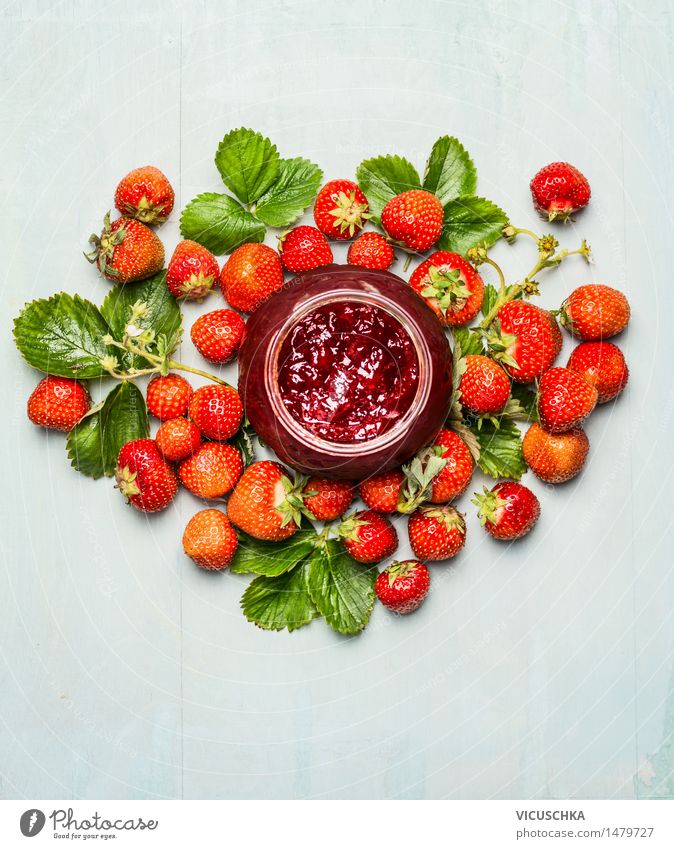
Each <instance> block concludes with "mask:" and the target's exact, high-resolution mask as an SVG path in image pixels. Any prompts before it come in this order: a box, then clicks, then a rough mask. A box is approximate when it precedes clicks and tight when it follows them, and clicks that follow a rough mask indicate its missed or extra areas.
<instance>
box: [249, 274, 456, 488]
mask: <svg viewBox="0 0 674 849" xmlns="http://www.w3.org/2000/svg"><path fill="white" fill-rule="evenodd" d="M451 371H452V366H451V351H450V347H449V343H448V341H447V337H446V336H445V333H444V331H443V329H442V327H441V326H440V324H439V322H438V320H437V318H436V317H435V315H434V314H433V312H432V311H431V310H430V309H429V308H428V307H427V306H426V304H425V303H424V302H423V301H422V299H421V298H419V296H418V295H416V294H415V293H414V292H413V291H412V290H411V289H410V287H409V286H408V285H407V284H406V283H405V282H404V281H403V280H401V279H400V278H399V277H396V276H395V275H394V274H391V273H390V272H388V271H371V270H368V269H364V268H358V267H356V266H352V265H329V266H325V267H323V268H318V269H315V270H314V271H310V272H308V273H306V274H303V275H301V276H299V277H296V278H295V279H294V280H292V281H290V282H289V283H288V284H286V286H285V287H284V288H283V289H282V290H281V291H280V292H277V293H276V294H275V295H273V296H272V297H271V299H270V300H269V301H267V302H266V303H265V304H264V305H263V306H261V307H260V308H259V309H258V310H257V311H256V312H255V313H254V314H253V315H252V316H251V317H250V319H249V320H248V323H247V325H246V335H245V338H244V341H243V345H242V346H241V351H240V353H239V392H240V394H241V398H242V400H243V403H244V407H245V410H246V415H247V416H248V418H249V420H250V422H251V424H252V426H253V427H254V428H255V430H256V431H257V433H258V434H259V436H260V438H261V439H262V441H263V442H264V443H266V444H267V445H268V446H269V447H270V448H271V449H272V450H273V451H274V452H275V453H276V454H277V456H278V457H279V459H280V460H281V461H282V462H283V463H287V464H288V465H289V466H291V467H292V468H294V469H297V470H298V471H301V472H305V473H312V474H319V475H325V476H326V477H335V478H347V479H353V480H362V479H363V478H366V477H368V476H370V475H372V474H374V473H376V472H378V471H383V470H386V469H390V468H392V467H393V466H397V465H400V464H401V463H404V462H405V461H407V460H408V459H409V458H410V457H411V456H412V455H413V454H415V453H416V452H417V451H418V450H419V449H420V448H422V447H423V446H424V445H426V444H428V443H429V442H431V441H432V439H433V438H434V436H435V435H436V434H437V432H438V431H439V430H440V428H441V427H442V425H443V423H444V421H445V418H446V416H447V412H448V409H449V403H450V397H451V388H452V375H451Z"/></svg>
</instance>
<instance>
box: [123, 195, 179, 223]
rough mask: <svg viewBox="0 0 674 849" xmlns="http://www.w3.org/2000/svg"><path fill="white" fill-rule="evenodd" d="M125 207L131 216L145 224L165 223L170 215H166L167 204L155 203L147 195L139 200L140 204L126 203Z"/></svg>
mask: <svg viewBox="0 0 674 849" xmlns="http://www.w3.org/2000/svg"><path fill="white" fill-rule="evenodd" d="M124 209H125V210H126V212H127V213H128V214H129V215H130V216H132V217H133V218H137V219H138V220H139V221H142V222H143V224H163V222H164V221H166V219H167V218H168V215H164V210H165V209H166V204H165V203H153V202H152V201H151V200H148V199H147V197H146V196H145V195H143V197H142V198H141V199H140V200H139V201H138V206H134V204H132V203H126V204H124Z"/></svg>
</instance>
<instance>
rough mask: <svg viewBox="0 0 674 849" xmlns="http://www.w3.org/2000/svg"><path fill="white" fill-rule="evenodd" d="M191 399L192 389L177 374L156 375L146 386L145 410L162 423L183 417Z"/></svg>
mask: <svg viewBox="0 0 674 849" xmlns="http://www.w3.org/2000/svg"><path fill="white" fill-rule="evenodd" d="M191 398H192V387H191V386H190V385H189V383H188V382H187V381H186V380H185V378H184V377H181V376H180V375H179V374H167V375H166V376H164V375H160V374H158V375H156V377H153V378H152V380H151V381H150V382H149V383H148V385H147V408H148V410H149V411H150V412H151V413H152V415H153V416H155V417H156V418H158V419H159V420H160V421H162V422H164V421H166V420H167V419H175V418H177V417H178V416H184V415H185V413H186V412H187V408H188V406H189V403H190V400H191Z"/></svg>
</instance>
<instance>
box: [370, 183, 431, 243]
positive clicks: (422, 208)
mask: <svg viewBox="0 0 674 849" xmlns="http://www.w3.org/2000/svg"><path fill="white" fill-rule="evenodd" d="M443 217H444V210H443V208H442V204H441V203H440V201H439V200H438V199H437V198H436V197H435V195H432V194H431V193H430V192H425V191H424V190H423V189H412V190H411V191H409V192H403V193H402V194H400V195H396V196H395V197H394V198H391V200H390V201H389V202H388V203H387V204H386V206H385V207H384V209H383V210H382V213H381V224H382V227H383V228H384V230H386V232H387V234H388V235H389V236H390V237H391V238H392V239H393V241H394V242H399V243H400V244H401V245H402V246H403V247H405V248H408V249H409V250H411V251H419V252H423V251H427V250H428V249H429V248H432V247H433V245H434V244H435V243H436V242H437V241H438V239H439V238H440V233H442V220H443Z"/></svg>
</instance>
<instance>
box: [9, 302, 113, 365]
mask: <svg viewBox="0 0 674 849" xmlns="http://www.w3.org/2000/svg"><path fill="white" fill-rule="evenodd" d="M109 332H110V331H109V328H108V325H107V324H106V322H105V319H104V318H103V316H102V315H101V314H100V312H99V310H98V307H96V306H95V305H94V304H92V303H91V302H90V301H85V300H84V299H83V298H80V296H79V295H74V296H73V295H67V294H66V293H65V292H61V293H59V294H57V295H52V297H51V298H48V299H43V300H39V301H32V302H31V303H30V304H26V306H25V307H24V308H23V310H22V311H21V314H20V315H19V317H18V318H17V319H15V321H14V340H15V342H16V347H17V348H18V349H19V351H20V353H21V355H22V356H23V358H24V359H25V360H26V362H27V363H28V364H29V365H31V366H33V367H34V368H37V369H40V371H44V372H47V373H48V374H54V375H58V376H60V377H78V378H82V379H88V378H92V377H101V375H104V374H107V372H106V371H105V369H104V368H102V366H101V359H102V358H103V357H105V356H107V355H109V354H110V349H109V348H108V347H107V346H106V345H105V344H104V343H103V337H104V336H106V335H107V334H108V333H109Z"/></svg>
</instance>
